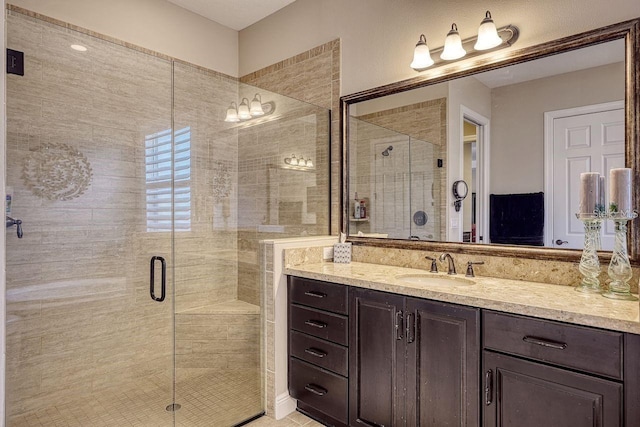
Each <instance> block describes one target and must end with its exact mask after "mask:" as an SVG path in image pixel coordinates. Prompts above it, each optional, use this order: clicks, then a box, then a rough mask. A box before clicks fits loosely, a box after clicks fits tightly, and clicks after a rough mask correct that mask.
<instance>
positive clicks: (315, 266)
mask: <svg viewBox="0 0 640 427" xmlns="http://www.w3.org/2000/svg"><path fill="white" fill-rule="evenodd" d="M284 273H285V274H290V275H295V276H299V277H305V278H309V279H317V280H323V281H327V282H334V283H340V284H343V285H351V286H356V287H360V288H368V289H375V290H379V291H386V292H393V293H396V294H403V295H409V296H415V297H420V298H427V299H431V300H436V301H444V302H451V303H456V304H461V305H468V306H473V307H480V308H487V309H492V310H497V311H503V312H507V313H515V314H523V315H526V316H532V317H538V318H543V319H550V320H559V321H562V322H567V323H573V324H577V325H585V326H593V327H598V328H603V329H609V330H614V331H621V332H631V333H634V334H640V314H639V312H640V304H639V303H638V301H618V300H612V299H609V298H604V297H602V296H600V295H598V294H595V295H593V294H582V293H579V292H576V291H575V290H574V288H573V287H570V286H560V285H549V284H544V283H535V282H525V281H520V280H509V279H496V278H492V277H475V278H473V279H470V280H473V281H474V282H475V283H474V284H466V283H460V284H458V283H456V282H455V281H454V282H453V284H451V285H450V284H440V285H425V284H420V285H417V284H410V283H406V282H402V281H400V280H398V279H397V278H396V276H399V275H409V274H422V275H424V274H428V275H433V276H444V277H450V276H448V275H447V274H446V273H429V272H428V271H427V270H419V269H414V268H404V267H394V266H388V265H380V264H369V263H362V262H352V263H350V264H337V263H333V262H322V263H309V264H303V265H295V266H287V267H286V268H285V269H284ZM455 277H456V278H460V279H464V278H465V277H464V274H457V275H456V276H455Z"/></svg>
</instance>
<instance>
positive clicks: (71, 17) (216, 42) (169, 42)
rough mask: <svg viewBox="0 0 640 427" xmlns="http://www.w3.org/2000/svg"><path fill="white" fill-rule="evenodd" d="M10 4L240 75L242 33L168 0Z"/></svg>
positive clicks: (25, 0) (15, 1)
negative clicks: (240, 37)
mask: <svg viewBox="0 0 640 427" xmlns="http://www.w3.org/2000/svg"><path fill="white" fill-rule="evenodd" d="M9 3H10V4H14V5H16V6H20V7H23V8H25V9H28V10H31V11H33V12H38V13H41V14H43V15H46V16H49V17H52V18H56V19H59V20H61V21H64V22H68V23H70V24H73V25H77V26H80V27H83V28H88V29H91V30H92V31H95V32H97V33H100V34H104V35H107V36H110V37H115V38H117V39H119V40H123V41H127V42H129V43H133V44H135V45H138V46H143V47H145V48H147V49H151V50H154V51H156V52H160V53H164V54H166V55H169V56H173V57H175V58H179V59H182V60H184V61H187V62H190V63H192V64H196V65H201V66H203V67H207V68H209V69H212V70H216V71H219V72H222V73H225V74H229V75H231V76H234V77H237V76H238V32H237V31H235V30H232V29H231V28H228V27H225V26H223V25H220V24H218V23H217V22H213V21H211V20H208V19H206V18H203V17H202V16H200V15H196V14H195V13H193V12H189V11H188V10H186V9H183V8H181V7H178V6H176V5H174V4H173V3H169V2H168V1H165V0H135V1H132V0H109V1H104V0H65V1H42V0H11V1H10V2H9ZM9 47H10V46H9Z"/></svg>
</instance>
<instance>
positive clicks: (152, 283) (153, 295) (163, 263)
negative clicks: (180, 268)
mask: <svg viewBox="0 0 640 427" xmlns="http://www.w3.org/2000/svg"><path fill="white" fill-rule="evenodd" d="M156 261H160V265H161V267H162V277H161V279H160V280H161V286H162V287H161V290H160V296H159V297H156V292H155V290H156V279H155V272H156V271H155V270H156V269H155V266H156ZM166 290H167V263H166V261H165V260H164V258H162V257H161V256H152V257H151V270H150V274H149V293H150V294H151V299H152V300H154V301H158V302H162V301H164V297H165V292H166Z"/></svg>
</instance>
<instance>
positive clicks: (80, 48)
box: [71, 44, 87, 52]
mask: <svg viewBox="0 0 640 427" xmlns="http://www.w3.org/2000/svg"><path fill="white" fill-rule="evenodd" d="M71 49H73V50H77V51H78V52H86V51H87V48H86V47H84V46H82V45H81V44H72V45H71Z"/></svg>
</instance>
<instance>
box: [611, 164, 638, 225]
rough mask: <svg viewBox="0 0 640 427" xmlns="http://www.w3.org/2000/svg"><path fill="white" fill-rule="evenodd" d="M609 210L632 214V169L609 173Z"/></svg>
mask: <svg viewBox="0 0 640 427" xmlns="http://www.w3.org/2000/svg"><path fill="white" fill-rule="evenodd" d="M609 210H610V211H611V212H624V213H626V214H630V213H631V212H632V210H633V209H632V208H631V169H629V168H617V169H611V171H610V172H609Z"/></svg>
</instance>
